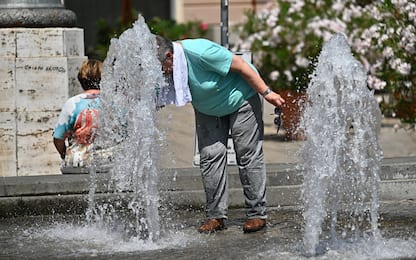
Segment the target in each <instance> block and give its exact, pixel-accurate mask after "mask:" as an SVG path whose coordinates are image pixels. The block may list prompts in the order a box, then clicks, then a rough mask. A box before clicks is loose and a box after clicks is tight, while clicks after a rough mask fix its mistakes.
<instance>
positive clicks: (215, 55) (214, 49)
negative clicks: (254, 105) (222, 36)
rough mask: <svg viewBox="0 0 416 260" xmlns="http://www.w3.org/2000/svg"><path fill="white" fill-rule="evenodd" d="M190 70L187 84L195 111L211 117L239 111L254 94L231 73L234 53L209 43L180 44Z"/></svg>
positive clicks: (243, 81)
mask: <svg viewBox="0 0 416 260" xmlns="http://www.w3.org/2000/svg"><path fill="white" fill-rule="evenodd" d="M181 43H182V46H183V49H184V52H185V57H186V62H187V66H188V84H189V87H190V90H191V95H192V104H193V106H194V107H195V109H196V110H198V111H199V112H201V113H204V114H207V115H211V116H225V115H228V114H231V113H233V112H235V111H237V110H238V109H239V108H240V106H241V105H242V104H243V102H244V100H247V99H249V98H250V97H252V96H253V95H254V94H256V92H255V90H254V89H253V88H252V87H251V86H250V85H249V84H248V83H247V82H246V81H245V80H244V79H243V78H242V77H241V75H240V74H239V73H235V72H231V71H230V67H231V62H232V55H233V53H232V52H231V51H229V50H228V49H227V48H225V47H223V46H221V45H219V44H217V43H215V42H212V41H209V40H206V39H188V40H182V41H181Z"/></svg>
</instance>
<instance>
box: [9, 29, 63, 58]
mask: <svg viewBox="0 0 416 260" xmlns="http://www.w3.org/2000/svg"><path fill="white" fill-rule="evenodd" d="M63 30H64V29H63V28H42V29H36V28H21V29H19V30H18V31H17V32H16V48H17V51H16V54H17V55H16V56H17V57H63V56H65V45H64V41H63V39H64V31H63Z"/></svg>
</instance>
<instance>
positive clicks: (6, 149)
mask: <svg viewBox="0 0 416 260" xmlns="http://www.w3.org/2000/svg"><path fill="white" fill-rule="evenodd" d="M0 173H1V176H16V113H15V112H0Z"/></svg>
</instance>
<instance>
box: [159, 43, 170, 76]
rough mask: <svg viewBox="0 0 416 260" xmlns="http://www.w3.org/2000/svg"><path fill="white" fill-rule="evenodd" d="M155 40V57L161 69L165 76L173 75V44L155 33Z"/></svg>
mask: <svg viewBox="0 0 416 260" xmlns="http://www.w3.org/2000/svg"><path fill="white" fill-rule="evenodd" d="M156 41H157V45H158V49H157V58H158V59H159V61H160V63H161V64H162V70H163V72H164V73H165V76H167V77H171V76H172V75H173V44H172V41H170V40H169V39H166V38H165V37H162V36H160V35H156Z"/></svg>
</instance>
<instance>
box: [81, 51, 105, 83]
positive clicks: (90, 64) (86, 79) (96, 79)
mask: <svg viewBox="0 0 416 260" xmlns="http://www.w3.org/2000/svg"><path fill="white" fill-rule="evenodd" d="M102 68H103V63H102V62H101V61H99V60H93V59H90V60H85V61H83V62H82V64H81V67H80V69H79V72H78V80H79V82H80V83H81V86H82V89H84V90H88V89H100V81H101V71H102Z"/></svg>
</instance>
